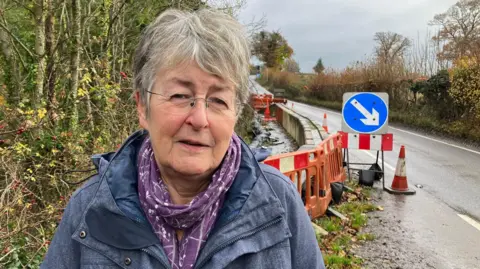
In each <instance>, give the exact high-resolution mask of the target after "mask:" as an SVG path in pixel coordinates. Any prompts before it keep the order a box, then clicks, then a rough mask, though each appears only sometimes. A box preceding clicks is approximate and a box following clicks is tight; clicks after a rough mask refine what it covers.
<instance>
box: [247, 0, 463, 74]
mask: <svg viewBox="0 0 480 269" xmlns="http://www.w3.org/2000/svg"><path fill="white" fill-rule="evenodd" d="M456 2H457V0H296V1H295V0H247V6H246V8H245V9H244V10H243V11H242V12H241V13H240V21H242V22H248V21H251V19H252V18H253V17H254V16H255V17H257V18H259V17H261V16H262V15H265V16H266V18H267V27H266V29H265V30H268V31H272V30H280V32H281V33H282V34H283V36H284V37H285V38H286V39H287V41H288V43H289V44H290V46H291V47H292V48H293V50H294V52H295V55H294V59H295V60H297V61H298V62H299V63H300V68H301V71H302V72H312V67H313V66H314V65H315V63H316V61H317V59H318V58H319V57H321V58H322V59H323V63H324V65H325V66H326V67H333V68H336V69H341V68H344V67H346V66H347V65H348V64H349V63H351V62H353V61H357V60H362V59H364V58H365V57H366V55H370V54H371V53H372V52H373V47H374V44H375V43H374V41H373V36H374V34H375V33H376V32H381V31H392V32H396V33H399V34H401V35H403V36H407V37H409V38H412V39H417V36H418V35H420V37H423V39H424V38H425V35H426V32H427V30H428V28H429V27H428V22H429V21H431V20H432V19H433V16H434V15H435V14H438V13H442V12H444V11H446V10H447V9H448V8H449V7H450V6H452V5H453V4H455V3H456Z"/></svg>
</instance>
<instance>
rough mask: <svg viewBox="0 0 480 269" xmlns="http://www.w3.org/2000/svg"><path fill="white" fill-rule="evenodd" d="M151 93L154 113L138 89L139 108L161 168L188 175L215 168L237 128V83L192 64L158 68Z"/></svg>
mask: <svg viewBox="0 0 480 269" xmlns="http://www.w3.org/2000/svg"><path fill="white" fill-rule="evenodd" d="M151 92H153V94H151V98H150V116H149V118H146V117H145V107H144V106H142V105H141V104H140V102H138V94H137V108H138V113H139V118H140V124H141V126H142V127H143V128H145V129H146V130H148V131H149V134H150V137H151V141H152V147H153V151H154V153H155V157H156V160H157V163H158V165H159V167H161V169H162V168H164V169H169V170H173V171H174V172H176V173H180V174H182V175H187V176H202V175H204V174H209V173H212V172H213V171H214V170H215V169H216V168H217V167H218V166H219V165H220V163H221V161H222V159H223V157H224V156H225V153H226V151H227V149H228V147H229V144H230V139H231V137H232V134H233V131H234V127H235V115H236V114H235V107H234V104H235V88H234V86H233V84H232V83H228V82H226V81H224V80H223V79H221V78H219V77H217V76H214V75H211V74H208V73H206V72H204V71H203V70H202V69H200V68H199V66H198V65H197V64H196V63H192V64H189V65H186V66H185V65H184V66H180V67H177V68H176V69H171V70H169V71H166V72H159V74H158V75H157V78H156V81H155V84H154V86H153V88H152V90H151ZM188 98H205V99H196V101H195V105H193V106H192V101H191V100H188ZM205 100H209V105H208V108H207V107H206V106H205V105H206V104H205Z"/></svg>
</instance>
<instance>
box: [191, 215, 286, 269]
mask: <svg viewBox="0 0 480 269" xmlns="http://www.w3.org/2000/svg"><path fill="white" fill-rule="evenodd" d="M281 220H282V217H281V216H279V217H277V218H275V219H273V220H271V221H270V222H267V223H265V224H262V225H261V226H259V227H257V228H255V229H253V230H250V231H248V232H246V233H243V234H241V235H238V236H236V237H234V238H232V239H230V240H228V241H227V242H225V243H223V244H221V245H220V246H219V247H217V248H215V249H214V250H213V251H212V252H211V253H210V254H209V255H208V256H207V257H206V258H205V259H203V261H202V263H201V264H199V265H198V267H197V266H195V268H202V267H203V266H204V265H205V263H207V261H209V260H210V259H211V258H212V257H213V255H215V254H217V252H219V251H220V250H222V249H224V248H225V247H227V246H228V245H231V244H233V243H235V242H237V241H239V240H242V239H244V238H247V237H249V236H251V235H253V234H255V233H258V232H260V231H262V230H265V229H267V228H268V227H270V226H272V225H274V224H277V223H279V222H280V221H281Z"/></svg>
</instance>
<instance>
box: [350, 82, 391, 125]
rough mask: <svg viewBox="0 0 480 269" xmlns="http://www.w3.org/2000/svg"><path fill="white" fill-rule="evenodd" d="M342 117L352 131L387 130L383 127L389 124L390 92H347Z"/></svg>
mask: <svg viewBox="0 0 480 269" xmlns="http://www.w3.org/2000/svg"><path fill="white" fill-rule="evenodd" d="M348 95H350V96H349V97H348ZM342 117H343V121H344V123H345V124H346V125H347V126H348V128H350V131H353V132H356V133H367V134H372V133H382V130H385V128H383V127H387V126H388V123H387V122H388V94H386V93H371V92H363V93H351V94H347V93H346V96H344V103H343V110H342ZM382 128H383V129H382ZM342 131H349V130H342ZM383 133H385V132H383Z"/></svg>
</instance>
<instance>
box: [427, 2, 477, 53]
mask: <svg viewBox="0 0 480 269" xmlns="http://www.w3.org/2000/svg"><path fill="white" fill-rule="evenodd" d="M430 25H436V26H440V30H439V31H438V34H437V35H436V36H435V37H434V40H438V41H442V42H443V48H442V51H441V52H440V53H439V55H438V56H439V57H440V58H442V59H446V60H450V61H452V60H455V59H458V58H461V57H463V56H467V57H472V56H474V57H476V58H478V57H479V56H480V0H460V1H459V2H457V3H456V4H455V5H453V6H452V7H450V8H449V9H448V10H447V11H446V12H444V13H441V14H437V15H435V17H434V19H433V21H431V22H430Z"/></svg>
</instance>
